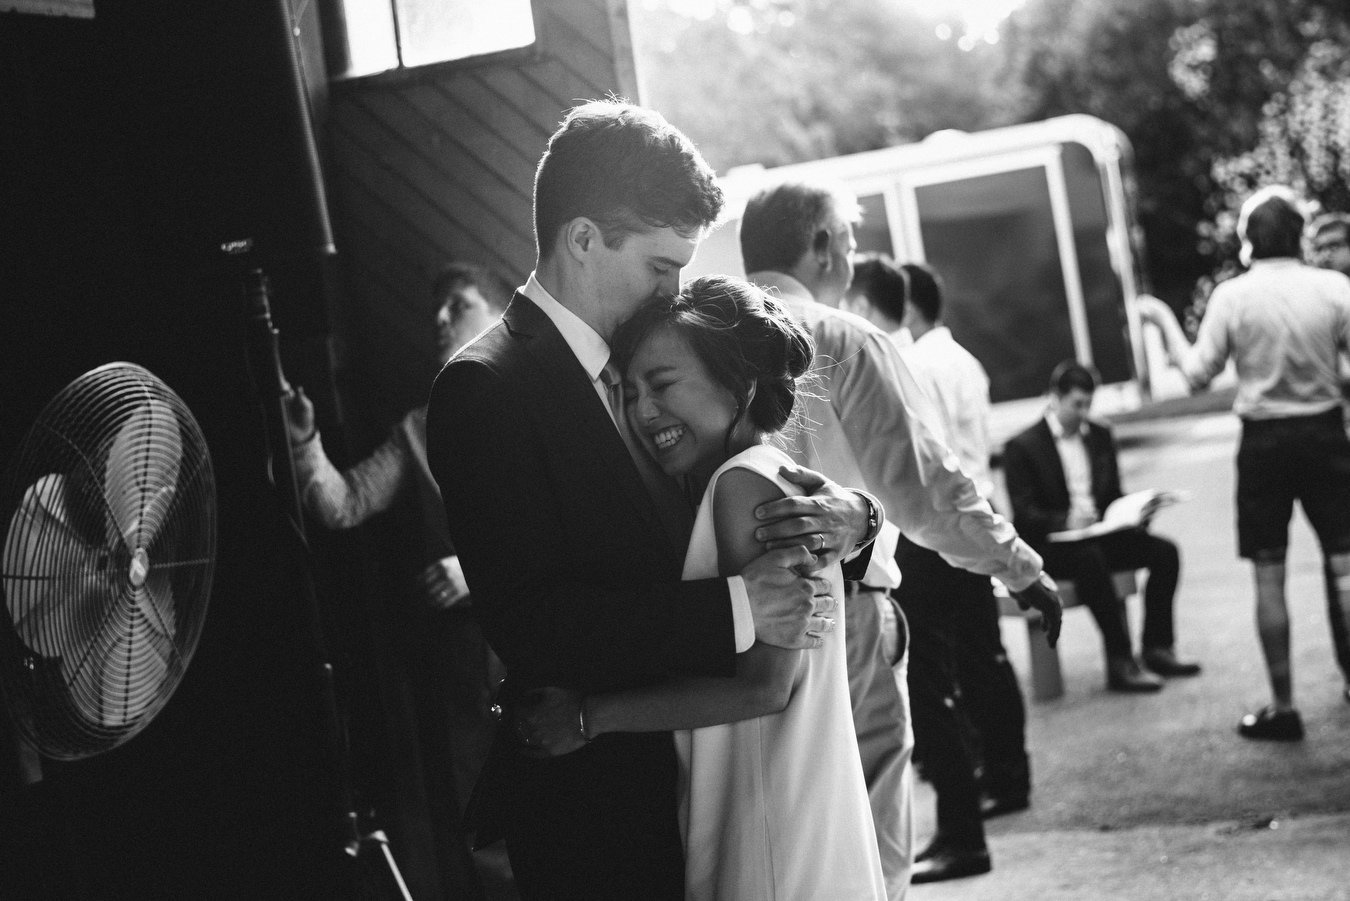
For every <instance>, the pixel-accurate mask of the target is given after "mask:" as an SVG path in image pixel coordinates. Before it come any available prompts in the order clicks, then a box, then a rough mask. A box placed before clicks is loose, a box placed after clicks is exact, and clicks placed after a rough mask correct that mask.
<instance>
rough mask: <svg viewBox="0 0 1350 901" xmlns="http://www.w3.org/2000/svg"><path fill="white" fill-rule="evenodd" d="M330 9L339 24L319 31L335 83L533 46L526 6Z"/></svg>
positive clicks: (380, 2) (457, 1) (343, 2)
mask: <svg viewBox="0 0 1350 901" xmlns="http://www.w3.org/2000/svg"><path fill="white" fill-rule="evenodd" d="M331 8H335V9H338V10H339V11H340V14H339V15H338V16H337V17H336V18H338V19H341V20H342V21H341V22H325V25H324V27H325V30H326V31H328V32H329V33H330V40H329V42H328V46H329V48H333V49H330V51H329V52H330V56H337V58H336V59H333V60H330V63H331V65H332V68H333V69H334V70H335V71H334V75H335V76H337V77H344V78H354V77H358V76H361V75H374V74H376V73H378V72H385V71H388V70H390V69H409V68H413V67H415V66H426V65H432V64H434V63H445V62H451V61H453V60H461V59H468V58H470V57H476V56H484V55H486V54H490V53H498V52H501V51H503V50H515V49H518V48H521V47H528V46H530V45H531V44H533V43H534V40H535V33H534V13H533V10H532V9H531V5H530V0H493V2H491V3H484V2H482V0H339V2H338V3H337V4H335V5H334V7H331ZM344 49H345V51H346V58H345V59H343V58H342V51H343V50H344Z"/></svg>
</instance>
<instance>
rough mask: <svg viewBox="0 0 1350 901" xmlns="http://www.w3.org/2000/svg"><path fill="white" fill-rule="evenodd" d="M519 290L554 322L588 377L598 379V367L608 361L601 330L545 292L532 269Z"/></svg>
mask: <svg viewBox="0 0 1350 901" xmlns="http://www.w3.org/2000/svg"><path fill="white" fill-rule="evenodd" d="M520 293H521V294H524V295H525V296H526V297H528V298H529V299H530V300H532V301H534V305H535V306H537V307H538V308H539V309H540V310H543V312H544V315H545V316H547V317H548V318H549V319H550V320H551V321H552V322H553V325H554V326H555V327H557V329H558V331H559V332H560V333H561V334H562V336H563V340H564V341H566V342H567V346H568V347H570V348H571V349H572V353H573V354H574V355H575V356H576V358H577V361H578V362H579V363H581V367H582V368H583V369H585V370H586V374H587V375H589V376H590V377H591V381H593V382H594V381H598V380H599V378H600V371H601V370H602V369H604V368H605V364H606V363H608V362H609V344H607V343H606V342H605V339H604V338H601V337H600V333H599V332H597V331H596V330H595V329H593V328H591V327H590V326H589V325H587V324H586V323H585V322H584V321H582V319H581V317H580V316H578V315H577V314H576V313H573V312H572V311H571V310H569V309H567V307H565V306H563V305H562V304H560V303H558V301H557V300H555V299H554V297H553V295H552V294H550V293H548V289H546V288H545V287H544V286H543V285H541V284H539V280H538V279H537V278H535V277H534V273H533V272H531V273H530V278H529V280H528V281H526V282H525V287H523V288H521V289H520Z"/></svg>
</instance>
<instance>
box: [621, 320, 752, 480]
mask: <svg viewBox="0 0 1350 901" xmlns="http://www.w3.org/2000/svg"><path fill="white" fill-rule="evenodd" d="M624 403H625V407H626V409H627V411H628V416H629V424H630V425H631V427H632V429H633V431H634V432H635V433H636V434H637V435H638V438H639V440H640V441H641V442H642V444H643V446H644V447H645V448H646V449H647V452H648V453H649V454H651V456H652V457H653V458H654V459H655V460H656V461H657V462H658V463H659V464H660V465H661V468H662V469H663V470H664V471H665V472H666V473H667V474H668V475H672V476H680V475H686V474H690V473H693V474H695V475H705V476H706V475H711V473H712V472H713V470H715V469H716V468H717V467H718V466H719V465H721V464H722V462H724V461H725V459H726V436H727V432H728V431H729V430H730V428H731V425H732V422H733V421H734V419H735V418H736V412H737V405H736V399H735V397H734V396H733V395H732V393H731V392H730V391H729V390H727V389H726V388H725V387H723V386H722V385H721V384H720V383H719V382H718V381H717V380H716V379H714V378H713V376H712V374H711V373H710V372H709V371H708V367H707V366H706V365H704V363H703V360H702V359H700V358H699V356H698V354H697V353H695V352H694V350H693V348H691V347H690V346H689V343H688V341H686V340H685V338H684V337H683V336H682V335H681V334H680V333H679V332H677V331H675V330H673V329H671V328H658V329H656V330H655V331H653V332H651V333H650V334H648V335H647V337H646V338H645V339H644V340H643V341H642V343H641V344H640V345H638V347H637V349H636V351H635V352H634V354H633V357H632V359H631V360H630V361H629V363H628V369H627V372H626V374H625V377H624Z"/></svg>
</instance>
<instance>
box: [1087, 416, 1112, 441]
mask: <svg viewBox="0 0 1350 901" xmlns="http://www.w3.org/2000/svg"><path fill="white" fill-rule="evenodd" d="M1087 427H1088V432H1089V433H1091V434H1093V435H1096V436H1097V437H1099V438H1112V437H1113V436H1114V435H1115V432H1114V431H1113V430H1112V429H1111V424H1110V423H1109V422H1102V421H1101V420H1099V419H1089V420H1088V421H1087Z"/></svg>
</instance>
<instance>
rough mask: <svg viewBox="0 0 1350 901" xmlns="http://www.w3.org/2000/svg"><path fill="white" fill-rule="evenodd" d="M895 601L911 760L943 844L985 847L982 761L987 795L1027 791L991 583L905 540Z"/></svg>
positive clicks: (1021, 725)
mask: <svg viewBox="0 0 1350 901" xmlns="http://www.w3.org/2000/svg"><path fill="white" fill-rule="evenodd" d="M896 560H897V561H898V562H899V564H900V568H901V572H902V573H903V574H904V581H903V582H902V583H901V585H900V587H899V588H898V589H896V591H895V597H896V600H898V601H899V603H900V607H901V609H902V610H903V611H904V613H905V617H906V619H907V620H908V621H909V625H910V634H911V641H910V660H909V691H910V700H911V704H912V715H913V719H914V740H915V746H914V757H915V760H916V761H917V762H918V764H919V765H920V766H921V767H922V768H923V772H924V775H925V777H926V778H927V779H928V780H929V781H930V782H931V783H932V785H933V788H934V791H935V792H936V794H937V836H938V838H940V839H941V840H942V841H943V842H944V843H946V844H948V845H950V846H952V847H956V848H960V849H963V850H976V849H981V848H984V847H985V835H984V823H983V819H982V818H981V816H980V785H979V782H978V781H977V778H976V768H977V761H978V760H981V759H983V761H984V768H985V772H986V774H987V776H988V780H989V781H988V784H989V785H990V790H991V793H994V794H999V795H1014V794H1019V793H1020V794H1025V793H1027V792H1028V791H1029V790H1030V770H1029V766H1028V763H1027V755H1026V742H1025V731H1026V711H1025V706H1024V704H1023V701H1022V693H1021V690H1020V689H1019V688H1018V685H1017V677H1016V675H1015V674H1014V673H1013V671H1012V666H1011V664H1010V663H1009V662H1008V658H1007V655H1006V653H1004V650H1003V643H1002V639H1001V638H1000V636H999V631H998V605H997V601H996V600H995V599H994V596H993V589H992V586H991V585H990V582H989V577H988V576H980V575H976V574H974V573H968V572H965V571H964V570H960V569H956V568H955V567H953V566H951V565H950V564H948V563H947V562H946V561H945V560H943V559H942V557H940V556H939V555H938V554H936V553H934V552H933V551H930V550H928V549H927V548H923V547H919V546H918V545H916V544H913V543H912V542H909V541H906V540H903V539H902V540H901V542H900V547H899V548H898V549H897V552H896Z"/></svg>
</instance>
